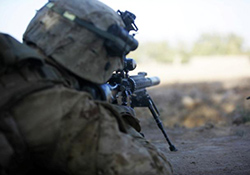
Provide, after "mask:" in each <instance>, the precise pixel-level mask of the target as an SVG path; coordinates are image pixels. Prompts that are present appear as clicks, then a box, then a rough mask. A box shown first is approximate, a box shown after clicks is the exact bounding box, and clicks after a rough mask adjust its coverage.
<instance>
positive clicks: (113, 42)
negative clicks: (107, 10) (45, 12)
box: [46, 2, 138, 57]
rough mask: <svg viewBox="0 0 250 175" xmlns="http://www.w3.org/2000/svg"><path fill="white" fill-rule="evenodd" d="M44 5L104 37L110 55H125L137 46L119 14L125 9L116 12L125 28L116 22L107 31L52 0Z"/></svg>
mask: <svg viewBox="0 0 250 175" xmlns="http://www.w3.org/2000/svg"><path fill="white" fill-rule="evenodd" d="M46 7H48V8H49V9H51V10H52V11H54V12H56V13H58V14H59V15H61V16H62V17H63V18H66V19H68V20H70V21H72V22H75V23H76V24H78V25H80V26H82V27H84V28H86V29H88V30H90V31H92V32H94V33H96V34H97V35H99V36H100V37H102V38H104V39H105V42H104V45H105V47H106V49H107V52H108V54H109V55H110V56H119V57H125V56H126V55H127V54H128V53H129V52H130V51H133V50H135V49H136V48H137V47H138V41H137V40H136V39H135V38H134V36H133V35H130V34H129V30H128V29H127V30H126V28H127V26H128V25H127V24H126V22H125V21H124V19H123V17H122V15H121V14H124V13H126V12H127V11H126V12H124V13H122V12H120V11H118V14H119V13H120V14H119V15H120V16H121V17H122V19H123V21H124V23H125V24H126V28H125V29H124V28H122V27H120V26H118V25H117V24H113V25H111V26H109V28H108V30H107V31H103V30H101V29H99V28H97V27H96V26H95V25H94V24H92V23H90V22H87V21H84V20H82V19H80V18H78V17H77V16H76V15H74V14H72V13H70V12H68V11H66V10H64V9H61V8H58V7H56V6H55V4H54V3H53V2H49V3H47V4H46ZM129 13H130V12H129ZM131 14H132V13H131ZM126 17H127V16H126ZM134 18H135V16H134ZM130 20H131V19H130ZM133 24H134V23H133ZM130 25H131V24H130ZM136 29H137V27H136ZM130 30H131V29H130Z"/></svg>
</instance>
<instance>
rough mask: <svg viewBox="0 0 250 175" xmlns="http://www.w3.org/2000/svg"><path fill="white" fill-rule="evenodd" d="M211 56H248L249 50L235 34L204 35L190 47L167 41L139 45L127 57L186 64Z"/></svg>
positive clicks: (181, 43) (138, 59)
mask: <svg viewBox="0 0 250 175" xmlns="http://www.w3.org/2000/svg"><path fill="white" fill-rule="evenodd" d="M212 55H250V49H248V50H247V49H246V48H244V39H243V38H242V37H240V36H238V35H236V34H224V35H223V34H219V33H204V34H202V35H201V36H200V37H199V38H198V39H197V40H196V41H195V42H194V43H193V44H191V45H187V44H186V43H184V42H178V43H177V44H176V45H175V46H173V45H171V44H170V43H169V42H167V41H158V42H145V43H141V44H140V46H139V48H138V49H137V50H136V51H135V52H132V53H131V54H129V57H133V58H135V59H136V60H137V62H142V61H148V60H154V61H158V62H164V63H173V62H181V63H186V62H188V61H189V59H190V58H192V57H193V56H212Z"/></svg>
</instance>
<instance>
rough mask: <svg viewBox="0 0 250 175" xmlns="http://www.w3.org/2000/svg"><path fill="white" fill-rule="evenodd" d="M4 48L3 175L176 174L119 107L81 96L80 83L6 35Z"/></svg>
mask: <svg viewBox="0 0 250 175" xmlns="http://www.w3.org/2000/svg"><path fill="white" fill-rule="evenodd" d="M0 46H1V50H0V57H1V62H2V63H3V65H5V66H6V67H9V68H7V69H5V68H4V67H3V68H1V69H0V70H1V74H0V82H1V84H0V90H1V93H0V95H1V103H0V115H1V116H0V170H1V174H5V173H6V174H26V173H31V174H39V173H41V174H45V173H44V172H43V171H45V172H55V173H54V174H72V175H78V174H79V175H80V174H81V175H82V174H86V175H93V174H98V175H99V174H104V175H113V174H114V175H117V174H119V175H131V174H134V175H137V174H138V175H139V174H145V175H147V174H148V175H154V174H155V175H156V174H157V175H161V174H162V175H168V174H172V167H171V165H170V163H169V162H168V161H167V160H166V158H165V157H164V156H163V155H162V154H161V153H160V152H159V151H158V150H157V149H156V148H155V147H154V146H153V145H151V144H150V143H149V142H148V141H146V140H145V139H144V138H143V137H142V136H141V134H139V133H138V132H137V131H136V129H137V128H136V129H134V128H133V127H132V126H131V125H129V124H128V122H126V118H125V119H124V115H121V112H120V111H119V110H117V106H113V105H111V104H109V103H106V102H103V101H99V100H96V99H93V97H92V95H91V94H90V93H88V92H84V91H79V90H78V86H79V82H78V78H76V77H75V76H74V75H72V74H71V73H69V72H68V71H65V70H64V69H61V68H59V67H58V64H54V63H53V61H52V62H47V61H45V60H48V58H45V57H44V56H43V55H40V54H38V53H37V52H36V51H34V50H33V49H30V48H29V47H27V46H26V45H24V44H20V43H18V42H17V41H15V40H13V39H12V38H11V37H9V36H7V35H0ZM52 55H53V54H52ZM10 65H11V66H10ZM85 79H87V80H88V78H85ZM101 79H103V77H101ZM104 79H107V78H104ZM99 80H100V79H99ZM100 81H101V80H100ZM126 115H127V114H126ZM135 123H136V122H135Z"/></svg>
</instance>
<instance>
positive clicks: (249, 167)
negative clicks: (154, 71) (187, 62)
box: [136, 79, 250, 175]
mask: <svg viewBox="0 0 250 175" xmlns="http://www.w3.org/2000/svg"><path fill="white" fill-rule="evenodd" d="M149 94H150V95H151V97H152V98H153V100H154V101H155V103H156V105H157V106H158V109H159V111H160V113H161V119H162V122H163V124H164V126H165V129H166V131H167V133H168V135H169V137H170V139H171V140H172V142H173V144H174V145H175V146H176V148H177V149H178V151H177V152H171V151H169V149H168V144H167V142H166V140H165V139H164V137H163V135H162V133H161V131H160V130H159V129H158V127H157V125H156V124H155V122H154V120H153V118H152V117H151V114H150V113H149V112H148V111H147V110H143V109H137V110H136V112H137V114H138V116H139V118H140V121H141V125H142V132H143V133H144V134H145V137H146V138H147V139H149V140H150V141H151V142H152V143H153V144H155V145H156V146H157V147H158V148H159V149H160V150H162V152H163V153H164V154H165V155H166V157H167V158H168V159H169V161H170V162H171V163H172V165H173V169H174V174H176V175H190V174H194V175H200V174H202V175H203V174H206V175H207V174H208V175H209V174H218V175H223V174H225V175H228V174H233V175H247V174H250V100H246V97H248V96H250V79H240V80H239V79H238V80H235V81H227V82H221V81H220V82H218V81H216V82H209V83H204V82H199V83H177V84H171V85H164V86H160V87H157V88H153V89H152V90H149Z"/></svg>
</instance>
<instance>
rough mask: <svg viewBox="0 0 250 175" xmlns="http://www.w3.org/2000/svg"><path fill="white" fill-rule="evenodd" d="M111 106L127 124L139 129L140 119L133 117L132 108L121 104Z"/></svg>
mask: <svg viewBox="0 0 250 175" xmlns="http://www.w3.org/2000/svg"><path fill="white" fill-rule="evenodd" d="M113 107H114V108H115V110H116V111H117V112H118V113H119V114H120V115H121V116H122V118H123V119H124V121H125V122H126V123H127V124H129V125H130V126H132V127H133V128H134V129H135V130H136V131H138V132H140V131H141V126H140V121H139V120H138V119H137V118H136V117H135V111H134V109H133V108H131V107H128V106H122V105H113Z"/></svg>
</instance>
